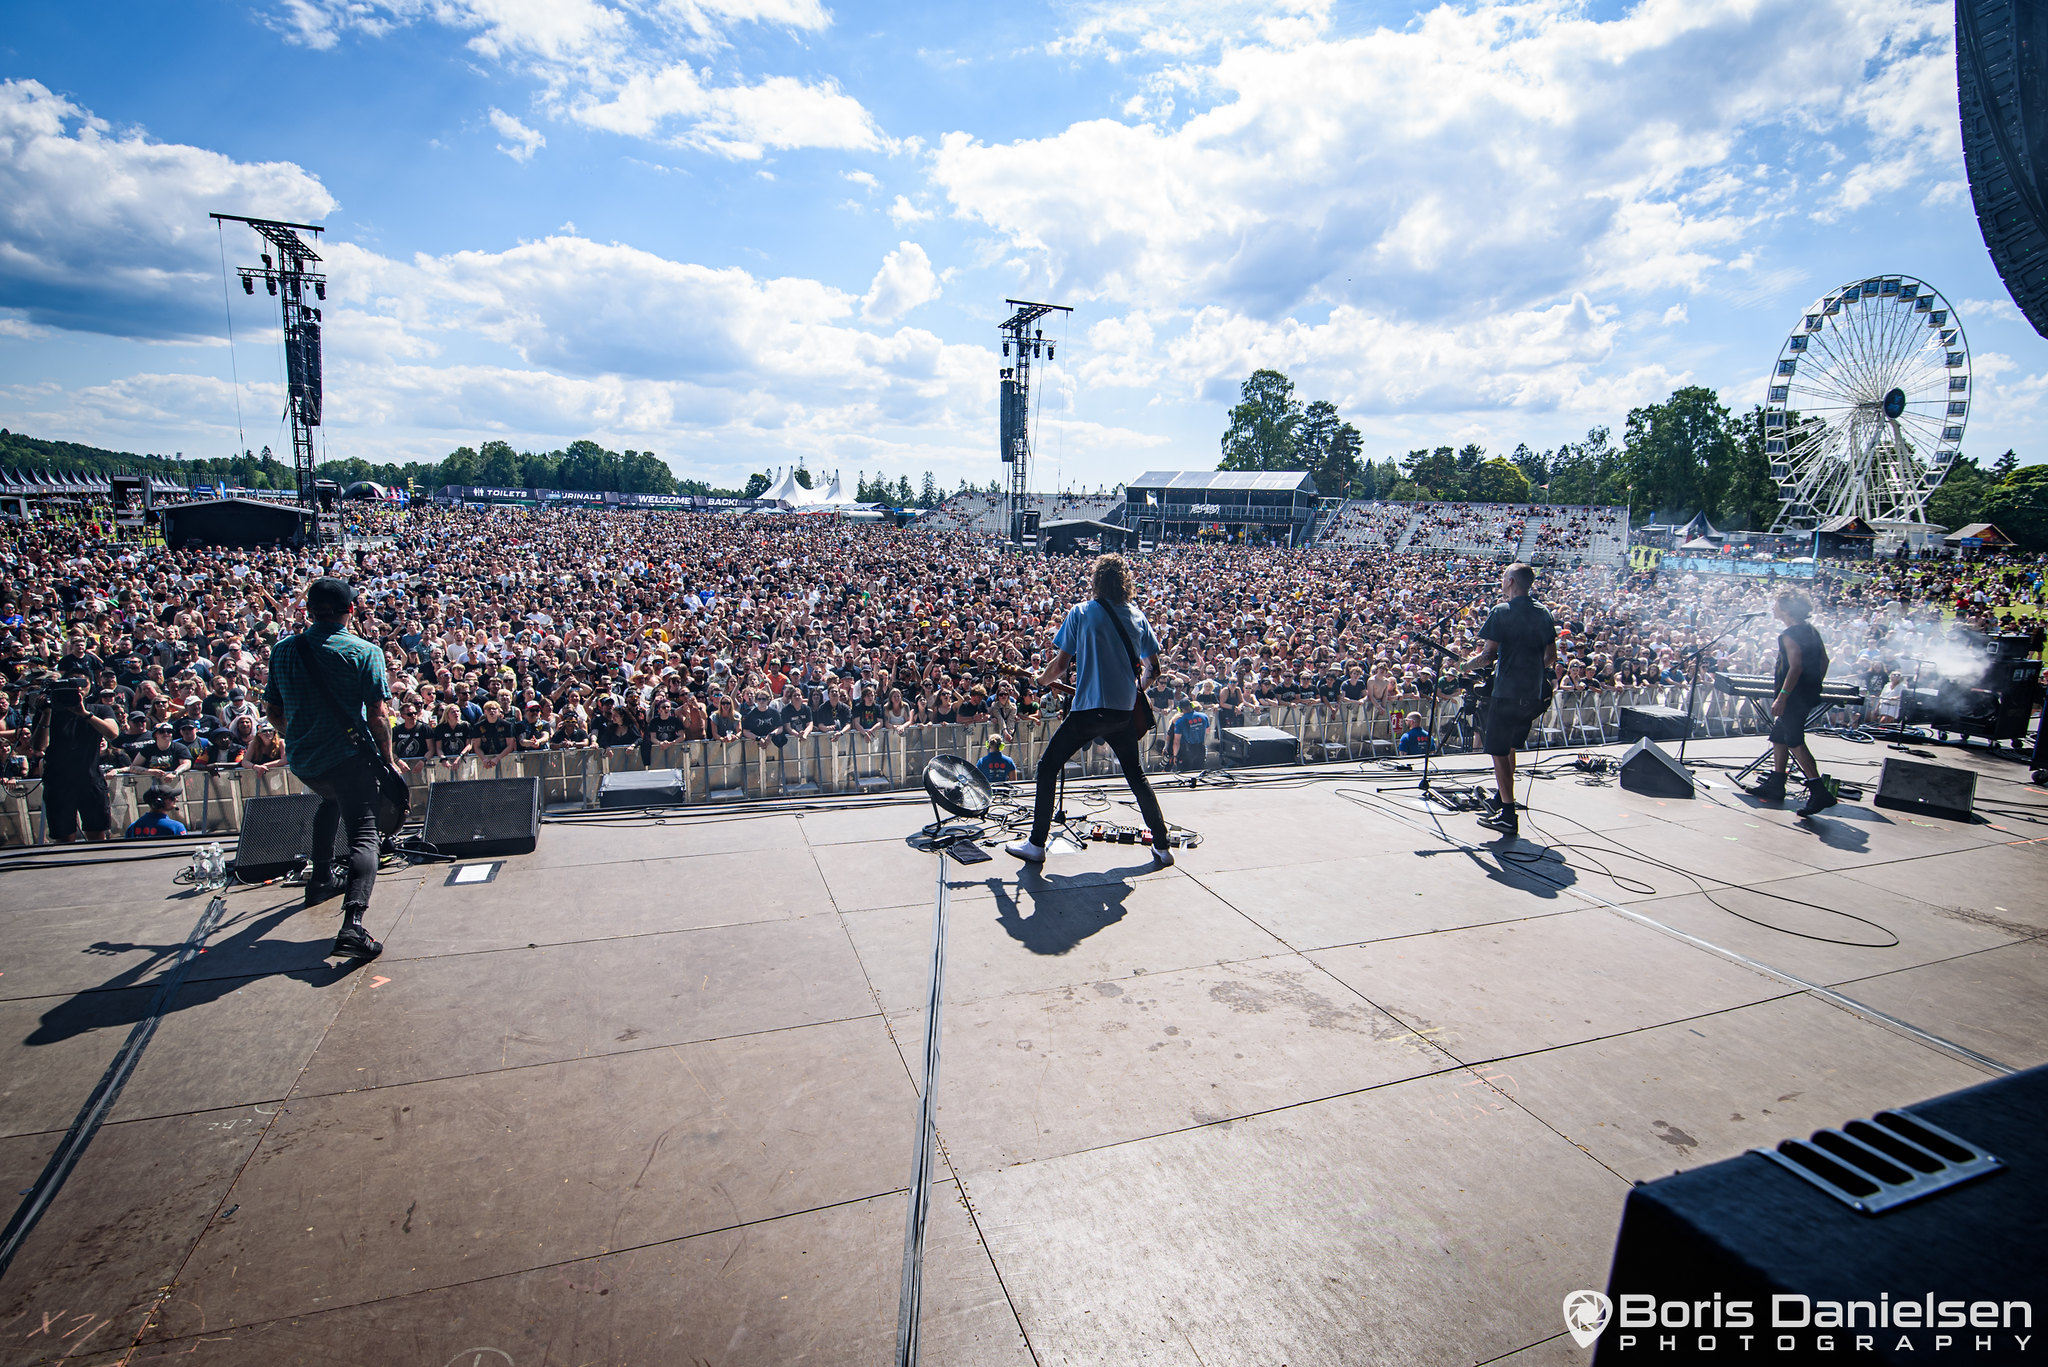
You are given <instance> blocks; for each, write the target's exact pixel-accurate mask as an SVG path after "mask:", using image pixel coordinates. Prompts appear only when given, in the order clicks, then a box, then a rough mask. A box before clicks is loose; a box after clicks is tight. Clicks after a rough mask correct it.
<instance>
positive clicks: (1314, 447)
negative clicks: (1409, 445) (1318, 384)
mask: <svg viewBox="0 0 2048 1367" xmlns="http://www.w3.org/2000/svg"><path fill="white" fill-rule="evenodd" d="M1363 444H1364V443H1363V442H1362V441H1361V440H1360V439H1359V435H1358V429H1357V428H1356V427H1353V426H1352V425H1351V424H1350V423H1348V422H1345V421H1344V419H1343V418H1341V417H1339V416H1338V415H1337V405H1335V404H1333V403H1331V402H1330V401H1329V400H1328V399H1317V400H1316V401H1315V402H1314V403H1312V404H1310V405H1309V406H1308V407H1307V408H1306V409H1305V410H1303V412H1302V418H1301V430H1300V433H1299V436H1298V439H1297V442H1296V454H1297V455H1298V456H1299V457H1300V463H1301V465H1302V466H1303V467H1304V468H1306V469H1307V470H1308V472H1309V473H1310V474H1311V475H1312V476H1314V478H1315V482H1316V492H1318V493H1320V494H1322V495H1323V496H1324V497H1326V498H1343V497H1344V496H1345V495H1347V494H1349V493H1350V492H1351V486H1352V485H1353V483H1355V482H1356V481H1357V480H1358V478H1359V473H1360V470H1359V460H1358V453H1359V449H1360V447H1361V446H1362V445H1363Z"/></svg>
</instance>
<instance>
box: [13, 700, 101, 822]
mask: <svg viewBox="0 0 2048 1367" xmlns="http://www.w3.org/2000/svg"><path fill="white" fill-rule="evenodd" d="M33 708H34V710H33V713H32V715H33V716H34V718H35V720H34V721H33V722H32V723H31V728H32V729H31V739H30V741H29V749H30V750H31V752H33V753H35V754H39V755H41V756H42V757H43V821H44V824H45V827H46V829H47V830H48V832H49V836H50V839H51V840H52V841H53V842H54V843H56V844H59V845H66V844H69V843H71V842H72V841H73V840H75V839H77V838H78V832H79V831H80V830H81V829H82V830H84V832H85V838H86V839H87V840H105V839H106V838H107V837H108V835H109V834H110V833H111V832H112V830H113V826H114V814H113V807H112V804H111V803H109V802H108V800H107V780H106V778H105V776H104V775H102V774H101V773H100V755H101V753H102V752H103V751H104V750H105V749H106V748H107V746H108V744H109V743H111V742H113V741H116V740H118V739H120V736H121V728H120V727H118V726H116V725H115V724H114V723H113V722H111V721H108V720H107V719H106V718H105V717H96V716H93V715H92V714H91V713H90V712H87V711H86V710H85V688H84V681H83V680H82V679H80V678H78V677H76V676H66V677H64V678H61V679H56V680H52V681H51V682H49V683H47V684H45V685H44V686H43V688H42V689H41V690H40V693H39V695H37V696H36V700H35V703H34V705H33Z"/></svg>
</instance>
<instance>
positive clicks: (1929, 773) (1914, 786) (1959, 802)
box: [1871, 755, 1977, 821]
mask: <svg viewBox="0 0 2048 1367" xmlns="http://www.w3.org/2000/svg"><path fill="white" fill-rule="evenodd" d="M1871 801H1872V802H1874V803H1876V804H1877V805H1878V806H1880V807H1889V808H1891V809H1892V810H1893V811H1895V812H1912V813H1915V814H1916V815H1919V816H1945V817H1947V818H1948V819H1949V820H1951V821H1968V820H1969V819H1970V813H1971V812H1972V811H1973V810H1974V809H1975V807H1976V805H1977V776H1976V775H1975V774H1973V773H1971V772H1970V771H1969V770H1968V769H1951V768H1949V767H1948V766H1947V765H1944V764H1923V763H1921V762H1920V761H1919V760H1914V759H1900V758H1898V757H1897V756H1896V755H1892V756H1888V757H1887V758H1886V759H1885V762H1884V769H1883V770H1882V771H1881V772H1880V773H1879V774H1878V776H1877V796H1876V797H1874V798H1872V799H1871Z"/></svg>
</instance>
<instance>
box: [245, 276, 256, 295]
mask: <svg viewBox="0 0 2048 1367" xmlns="http://www.w3.org/2000/svg"><path fill="white" fill-rule="evenodd" d="M242 293H244V294H254V293H256V278H255V277H254V276H251V275H245V276H243V277H242Z"/></svg>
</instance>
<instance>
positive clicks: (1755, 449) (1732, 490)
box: [1712, 404, 1799, 531]
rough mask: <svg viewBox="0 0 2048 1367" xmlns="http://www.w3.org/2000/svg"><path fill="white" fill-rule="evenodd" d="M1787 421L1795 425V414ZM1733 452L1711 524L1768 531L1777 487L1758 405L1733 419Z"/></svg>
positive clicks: (1774, 517)
mask: <svg viewBox="0 0 2048 1367" xmlns="http://www.w3.org/2000/svg"><path fill="white" fill-rule="evenodd" d="M1786 420H1787V422H1788V423H1792V424H1796V423H1797V422H1798V420H1799V419H1798V415H1797V414H1788V415H1787V419H1786ZM1736 428H1737V432H1736V437H1737V440H1736V449H1735V453H1734V455H1733V457H1732V460H1731V461H1730V464H1729V466H1728V469H1727V471H1726V475H1725V477H1724V478H1722V479H1721V480H1720V485H1719V492H1718V494H1717V496H1716V498H1715V501H1714V513H1713V514H1712V516H1713V518H1714V520H1715V522H1716V523H1717V524H1718V525H1719V526H1720V527H1722V528H1723V529H1725V530H1733V529H1736V528H1748V529H1752V530H1755V531H1768V530H1769V529H1770V526H1771V524H1772V523H1773V522H1775V521H1777V518H1778V485H1777V482H1776V481H1775V480H1773V479H1772V478H1771V462H1770V458H1769V457H1768V456H1766V455H1765V454H1764V410H1763V406H1762V405H1761V404H1759V405H1757V406H1755V407H1753V408H1751V409H1750V410H1749V412H1747V413H1745V414H1744V415H1743V416H1742V417H1741V418H1739V419H1737V420H1736Z"/></svg>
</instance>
